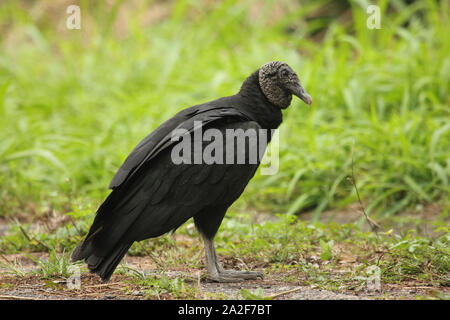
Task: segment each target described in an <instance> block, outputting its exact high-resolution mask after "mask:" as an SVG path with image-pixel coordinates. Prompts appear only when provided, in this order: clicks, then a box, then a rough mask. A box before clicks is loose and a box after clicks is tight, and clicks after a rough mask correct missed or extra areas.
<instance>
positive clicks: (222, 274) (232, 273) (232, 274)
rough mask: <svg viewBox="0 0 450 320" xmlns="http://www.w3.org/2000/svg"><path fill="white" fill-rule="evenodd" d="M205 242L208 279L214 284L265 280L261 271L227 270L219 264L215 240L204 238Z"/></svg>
mask: <svg viewBox="0 0 450 320" xmlns="http://www.w3.org/2000/svg"><path fill="white" fill-rule="evenodd" d="M203 240H204V242H205V252H206V267H207V269H208V274H207V275H206V279H208V280H211V281H214V282H239V281H242V280H256V279H258V278H259V279H263V274H262V272H259V271H236V270H225V269H224V268H223V267H222V265H221V263H220V262H219V259H217V255H216V250H215V248H214V242H213V240H212V239H209V238H207V237H203Z"/></svg>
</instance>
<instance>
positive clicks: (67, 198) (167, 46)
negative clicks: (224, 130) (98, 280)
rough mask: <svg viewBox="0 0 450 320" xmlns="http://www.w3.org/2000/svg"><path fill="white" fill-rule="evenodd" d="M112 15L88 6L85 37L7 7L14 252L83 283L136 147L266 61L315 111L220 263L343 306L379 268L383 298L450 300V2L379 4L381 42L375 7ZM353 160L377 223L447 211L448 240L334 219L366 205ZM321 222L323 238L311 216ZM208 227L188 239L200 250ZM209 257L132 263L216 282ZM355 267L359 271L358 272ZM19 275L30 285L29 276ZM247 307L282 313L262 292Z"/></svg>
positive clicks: (15, 5)
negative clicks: (289, 75) (255, 215)
mask: <svg viewBox="0 0 450 320" xmlns="http://www.w3.org/2000/svg"><path fill="white" fill-rule="evenodd" d="M111 3H113V5H106V4H104V2H102V1H98V2H92V1H83V0H82V1H81V14H82V28H81V30H67V29H66V28H65V19H66V18H67V14H66V13H65V12H66V11H65V10H66V7H65V4H64V2H61V3H58V2H57V1H55V2H50V1H48V2H46V1H34V2H32V1H13V0H7V1H2V3H1V4H0V128H1V129H0V218H5V219H7V220H9V221H10V232H9V234H8V235H6V236H2V237H1V239H0V251H1V252H2V254H3V253H4V254H8V253H18V252H20V253H24V254H25V255H28V256H29V257H32V253H33V252H39V251H46V252H49V253H50V256H49V258H48V259H47V260H42V259H41V260H39V259H35V260H36V261H35V263H36V264H37V267H38V269H39V270H40V271H36V272H37V273H38V274H39V275H41V276H43V277H44V278H52V277H65V276H67V275H68V274H67V272H68V270H69V269H68V268H69V265H70V263H69V262H68V257H67V255H66V254H65V253H64V252H70V251H71V250H72V249H73V248H74V247H75V245H76V244H77V243H78V242H79V241H80V240H81V239H82V236H83V235H84V234H85V233H86V231H87V229H88V227H89V225H90V223H91V221H92V218H93V215H94V212H95V210H96V208H97V207H98V205H99V204H100V203H101V201H102V200H103V199H104V198H105V196H106V195H107V194H108V190H107V186H108V184H109V181H110V180H111V179H112V177H113V175H114V173H115V171H116V170H117V169H118V167H119V166H120V164H121V163H122V162H123V161H124V159H125V158H126V156H127V155H128V153H129V152H130V151H131V149H132V148H133V147H134V146H135V145H136V144H137V143H138V142H139V141H140V140H141V139H142V138H143V137H145V136H146V135H147V134H148V133H150V132H151V131H152V130H153V129H155V128H156V127H157V126H158V125H159V124H160V123H162V122H163V121H164V120H166V119H168V118H170V117H171V116H173V115H174V114H175V113H176V112H178V111H179V110H181V109H184V108H186V107H189V106H191V105H194V104H198V103H202V102H206V101H209V100H213V99H216V98H218V97H221V96H225V95H231V94H234V93H235V92H237V90H238V89H239V87H240V85H241V83H242V81H243V80H244V79H245V78H246V77H247V76H248V75H249V74H250V73H251V72H253V71H254V70H256V69H257V68H259V67H260V66H261V65H262V64H264V63H265V62H267V61H270V60H282V61H285V62H287V63H288V64H289V65H290V66H292V67H293V69H294V70H296V71H297V72H298V74H299V76H300V79H301V81H302V84H303V85H304V87H305V88H306V89H307V91H308V92H309V93H310V94H311V96H312V97H313V105H312V106H311V107H310V108H308V107H307V106H306V105H304V104H303V103H302V102H301V101H298V100H294V102H293V105H292V106H291V107H290V108H289V109H288V110H286V112H285V113H284V123H283V124H282V126H281V128H280V167H279V171H278V173H277V174H276V175H273V176H262V175H260V174H258V173H257V175H256V176H255V178H254V179H253V180H252V181H251V183H250V184H249V186H248V188H247V189H246V191H245V193H244V194H243V196H242V197H241V198H240V199H239V200H238V202H237V203H236V205H235V206H234V207H233V208H232V210H230V211H231V212H230V213H231V214H230V215H227V217H226V218H225V220H224V223H223V225H222V227H221V229H220V231H219V233H218V236H217V239H216V242H217V244H218V246H219V248H218V253H219V254H220V255H221V256H224V257H227V258H229V259H240V260H241V261H245V263H246V264H247V265H248V266H249V267H252V268H255V269H258V268H264V272H265V273H266V274H267V273H268V274H277V273H278V272H283V273H285V275H284V278H283V279H284V280H283V281H285V282H296V283H298V284H300V285H314V286H319V287H321V288H326V289H331V290H335V291H341V290H353V291H358V290H363V287H364V286H365V280H364V277H365V276H366V269H367V267H369V266H372V265H377V266H378V267H380V269H381V277H382V283H391V284H392V283H402V282H405V281H415V282H416V283H425V284H430V285H433V286H442V287H444V286H448V283H449V282H448V281H449V279H448V270H449V269H450V262H449V259H448V257H449V254H450V253H449V251H448V248H449V237H448V234H449V230H448V211H449V209H450V203H449V201H448V199H449V198H450V197H449V196H450V192H449V191H450V185H449V180H450V153H449V150H450V124H449V119H450V108H449V105H450V99H449V97H450V95H449V86H450V58H449V57H448V52H450V43H449V41H448V39H447V38H448V27H449V6H448V2H447V1H440V2H438V1H431V0H429V1H415V2H414V4H412V5H410V6H406V5H405V4H404V3H403V2H402V1H398V0H397V1H389V2H388V1H386V0H384V1H383V0H381V1H378V5H379V6H380V8H381V14H382V17H381V18H382V19H381V27H382V28H381V29H379V30H369V29H368V28H367V27H366V19H367V14H366V10H365V8H366V7H367V5H368V4H369V3H368V2H366V1H362V0H361V1H349V2H339V5H337V4H336V2H332V1H324V0H319V1H309V0H306V1H302V2H301V3H302V5H301V6H300V5H298V3H297V1H292V0H283V1H264V2H260V1H238V0H228V1H223V2H210V1H193V0H190V1H177V2H156V1H155V2H153V3H150V4H148V3H144V2H142V4H139V5H137V6H133V4H129V3H128V2H126V1H115V2H111ZM333 3H334V4H333ZM321 8H326V10H325V11H326V16H325V15H323V14H322V15H320V14H319V13H320V9H321ZM345 10H347V11H345ZM318 12H319V13H318ZM342 12H344V14H343V15H341V16H340V17H338V15H339V14H340V13H342ZM313 17H315V18H313ZM352 148H354V168H353V169H354V172H355V179H356V182H357V186H358V190H359V192H360V195H361V198H362V200H363V202H364V203H365V205H366V209H367V211H368V212H369V213H371V215H376V217H377V219H391V220H392V221H394V223H396V224H405V225H407V224H409V223H411V221H410V220H408V221H406V220H405V219H407V218H405V217H404V216H402V215H396V214H397V213H399V212H401V211H405V210H406V211H410V212H414V213H417V214H420V213H421V212H422V211H424V210H423V208H424V207H426V205H427V204H428V203H437V207H438V208H440V209H439V210H441V213H440V215H439V218H438V219H437V220H436V221H434V222H433V223H432V225H433V226H434V227H435V229H436V230H435V231H436V232H435V233H433V235H426V234H424V232H419V233H418V232H416V231H421V230H420V229H421V225H422V222H421V220H414V221H413V223H412V224H413V227H411V231H407V230H406V231H401V232H397V229H396V232H389V231H386V230H384V231H382V232H380V233H379V234H378V237H377V236H375V234H373V233H371V232H363V231H361V228H360V227H361V226H360V225H353V224H345V225H338V224H336V223H328V224H323V223H319V222H317V219H318V218H319V217H320V214H321V213H322V212H323V211H324V210H327V209H340V208H343V207H345V206H347V205H349V204H352V203H354V202H356V201H358V199H357V197H356V194H355V190H354V188H353V186H352V184H351V183H350V182H349V181H348V177H350V176H351V174H352V157H351V153H352ZM255 211H257V212H269V213H271V214H280V215H279V220H278V221H275V222H270V221H268V222H265V223H264V224H263V225H254V224H252V222H251V221H252V220H251V219H250V218H249V217H248V216H247V215H246V214H245V213H247V212H255ZM304 211H312V212H313V222H312V223H309V222H308V223H306V222H301V221H299V220H298V219H297V218H296V215H297V214H299V213H301V212H304ZM53 213H56V216H65V217H66V220H64V222H63V223H60V224H57V225H56V226H54V227H49V228H44V229H42V228H41V229H36V228H35V227H34V224H32V222H35V221H36V220H40V221H41V222H42V221H46V222H45V223H47V222H49V221H50V223H51V220H52V218H51V217H52V216H53ZM285 214H287V215H285ZM16 218H17V219H19V220H20V221H21V223H19V222H18V220H16ZM24 221H25V223H24ZM314 221H315V222H314ZM45 223H44V224H45ZM41 225H42V223H41ZM191 227H192V226H191V225H190V224H188V225H185V226H184V227H182V228H181V229H180V230H179V231H177V232H178V233H181V234H182V235H183V236H187V237H189V238H192V239H197V234H196V231H195V230H194V229H193V228H191ZM200 248H201V246H200V243H199V242H194V244H193V245H192V246H186V245H182V246H181V247H180V243H176V241H175V240H174V239H172V238H171V237H170V236H164V237H161V238H159V239H154V240H148V241H144V242H142V243H141V244H140V245H139V244H135V245H133V247H132V248H131V250H130V254H131V255H149V253H151V255H150V259H153V262H155V264H156V265H158V266H159V267H161V269H162V271H164V270H165V268H167V267H168V266H174V265H177V266H182V267H185V268H191V269H202V268H203V264H202V261H201V258H202V251H201V250H200ZM349 256H350V257H353V258H354V260H355V261H352V262H348V261H347V262H346V263H344V264H342V263H340V261H342V259H347V260H348V259H349ZM233 257H234V258H233ZM353 258H352V259H353ZM162 261H164V262H162ZM2 263H3V262H2ZM2 265H3V264H2ZM261 266H263V267H261ZM343 266H346V267H348V268H349V269H348V270H344V271H343V272H342V273H336V270H339V269H340V268H341V267H343ZM6 268H7V269H8V270H9V271H10V272H11V273H13V274H15V275H16V276H18V277H23V276H25V275H26V272H24V271H23V269H22V267H21V265H20V263H16V264H7V265H6ZM202 270H203V269H202ZM122 272H124V273H125V274H127V275H129V276H130V279H131V280H130V281H131V282H132V283H133V284H134V285H137V286H138V287H140V288H142V289H143V291H144V292H145V295H146V297H148V298H153V297H156V298H158V297H159V298H161V297H166V296H171V297H174V298H182V297H184V298H195V297H198V292H197V291H196V289H195V285H192V284H189V283H185V281H184V280H182V279H180V278H175V279H171V278H167V277H166V276H165V275H164V274H162V275H161V276H158V277H155V278H151V277H146V276H145V275H142V274H138V273H136V272H133V271H130V270H129V269H127V268H126V267H124V268H123V270H122ZM299 279H301V280H299ZM443 294H444V293H443ZM241 296H243V297H244V298H247V299H254V298H265V295H264V292H263V291H261V290H256V291H253V292H252V291H249V290H246V289H245V290H243V291H242V292H241ZM437 297H438V298H439V297H441V298H442V297H444V298H445V297H446V296H445V295H444V296H442V295H438V296H437ZM216 298H219V296H217V297H216ZM222 298H223V297H222Z"/></svg>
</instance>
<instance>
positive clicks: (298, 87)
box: [286, 83, 312, 106]
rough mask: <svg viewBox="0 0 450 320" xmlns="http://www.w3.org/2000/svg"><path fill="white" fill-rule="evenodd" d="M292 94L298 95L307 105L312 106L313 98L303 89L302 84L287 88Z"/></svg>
mask: <svg viewBox="0 0 450 320" xmlns="http://www.w3.org/2000/svg"><path fill="white" fill-rule="evenodd" d="M286 89H287V90H288V91H289V92H290V93H292V94H293V95H296V96H297V97H299V98H300V99H302V100H303V101H304V102H305V103H306V104H307V105H309V106H310V105H311V103H312V98H311V96H310V95H309V94H308V93H307V92H306V91H305V89H303V87H302V86H301V85H300V83H294V84H292V85H289V86H287V88H286Z"/></svg>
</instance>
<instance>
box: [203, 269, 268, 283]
mask: <svg viewBox="0 0 450 320" xmlns="http://www.w3.org/2000/svg"><path fill="white" fill-rule="evenodd" d="M258 278H259V279H263V278H264V275H263V274H262V272H259V271H234V270H223V271H222V272H220V273H218V274H215V275H211V274H208V275H206V279H208V280H211V281H214V282H239V281H242V280H257V279H258Z"/></svg>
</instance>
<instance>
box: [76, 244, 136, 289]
mask: <svg viewBox="0 0 450 320" xmlns="http://www.w3.org/2000/svg"><path fill="white" fill-rule="evenodd" d="M131 245H132V243H127V244H121V245H117V246H116V247H115V248H113V249H112V250H111V251H110V252H109V253H108V254H107V255H106V256H104V257H99V256H96V255H95V254H94V253H93V252H92V245H91V243H90V242H88V243H85V242H82V243H81V244H79V245H78V247H76V248H75V250H74V251H73V253H72V256H71V259H72V261H78V260H83V259H84V260H85V261H86V263H87V265H88V268H89V270H90V271H91V272H92V273H96V274H98V275H99V276H100V277H101V278H102V280H103V282H108V281H109V279H110V278H111V275H112V274H113V272H114V270H115V269H116V268H117V265H118V264H119V263H120V261H121V260H122V258H123V257H124V256H125V254H126V253H127V252H128V249H129V248H130V247H131Z"/></svg>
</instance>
